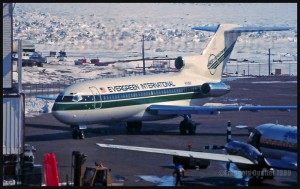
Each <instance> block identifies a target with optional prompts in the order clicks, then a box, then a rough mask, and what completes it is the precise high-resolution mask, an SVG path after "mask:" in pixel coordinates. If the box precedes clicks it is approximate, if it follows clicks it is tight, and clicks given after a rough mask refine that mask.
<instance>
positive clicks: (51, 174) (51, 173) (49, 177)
mask: <svg viewBox="0 0 300 189" xmlns="http://www.w3.org/2000/svg"><path fill="white" fill-rule="evenodd" d="M44 175H45V182H46V186H59V178H58V171H57V161H56V158H55V155H54V154H53V153H50V154H44Z"/></svg>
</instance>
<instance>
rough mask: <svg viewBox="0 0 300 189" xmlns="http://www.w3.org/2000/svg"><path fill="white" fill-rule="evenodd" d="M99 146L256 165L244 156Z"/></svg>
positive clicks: (107, 145) (109, 145)
mask: <svg viewBox="0 0 300 189" xmlns="http://www.w3.org/2000/svg"><path fill="white" fill-rule="evenodd" d="M97 145H98V146H100V147H103V148H115V149H123V150H132V151H140V152H150V153H158V154H165V155H177V156H183V157H192V158H199V159H208V160H214V161H225V162H233V163H242V164H254V163H253V162H252V161H250V160H248V159H246V158H244V157H242V156H235V155H227V154H215V153H206V152H193V151H184V150H170V149H160V148H147V147H137V146H124V145H113V144H100V143H97Z"/></svg>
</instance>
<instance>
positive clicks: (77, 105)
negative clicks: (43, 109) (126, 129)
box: [52, 92, 203, 111]
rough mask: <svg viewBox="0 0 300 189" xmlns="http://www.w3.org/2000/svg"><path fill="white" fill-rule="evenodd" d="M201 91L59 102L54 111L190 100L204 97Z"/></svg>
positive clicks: (54, 106)
mask: <svg viewBox="0 0 300 189" xmlns="http://www.w3.org/2000/svg"><path fill="white" fill-rule="evenodd" d="M202 97H203V95H202V94H201V93H199V92H198V93H180V94H170V95H161V96H151V97H143V98H132V99H120V100H113V101H102V103H101V101H97V102H96V103H94V102H67V103H64V102H59V103H55V104H54V105H53V109H52V111H66V110H93V109H95V106H96V108H100V107H101V109H107V108H117V107H124V106H134V105H142V104H154V103H159V102H169V101H177V100H188V99H197V98H202Z"/></svg>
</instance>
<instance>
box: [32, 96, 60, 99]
mask: <svg viewBox="0 0 300 189" xmlns="http://www.w3.org/2000/svg"><path fill="white" fill-rule="evenodd" d="M35 98H41V99H44V100H56V97H49V96H36V97H35Z"/></svg>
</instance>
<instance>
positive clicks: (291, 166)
mask: <svg viewBox="0 0 300 189" xmlns="http://www.w3.org/2000/svg"><path fill="white" fill-rule="evenodd" d="M265 160H266V163H267V164H268V165H269V166H270V167H272V168H277V169H288V170H293V171H297V170H298V169H297V167H298V166H297V162H287V161H283V160H279V159H271V158H265Z"/></svg>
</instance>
